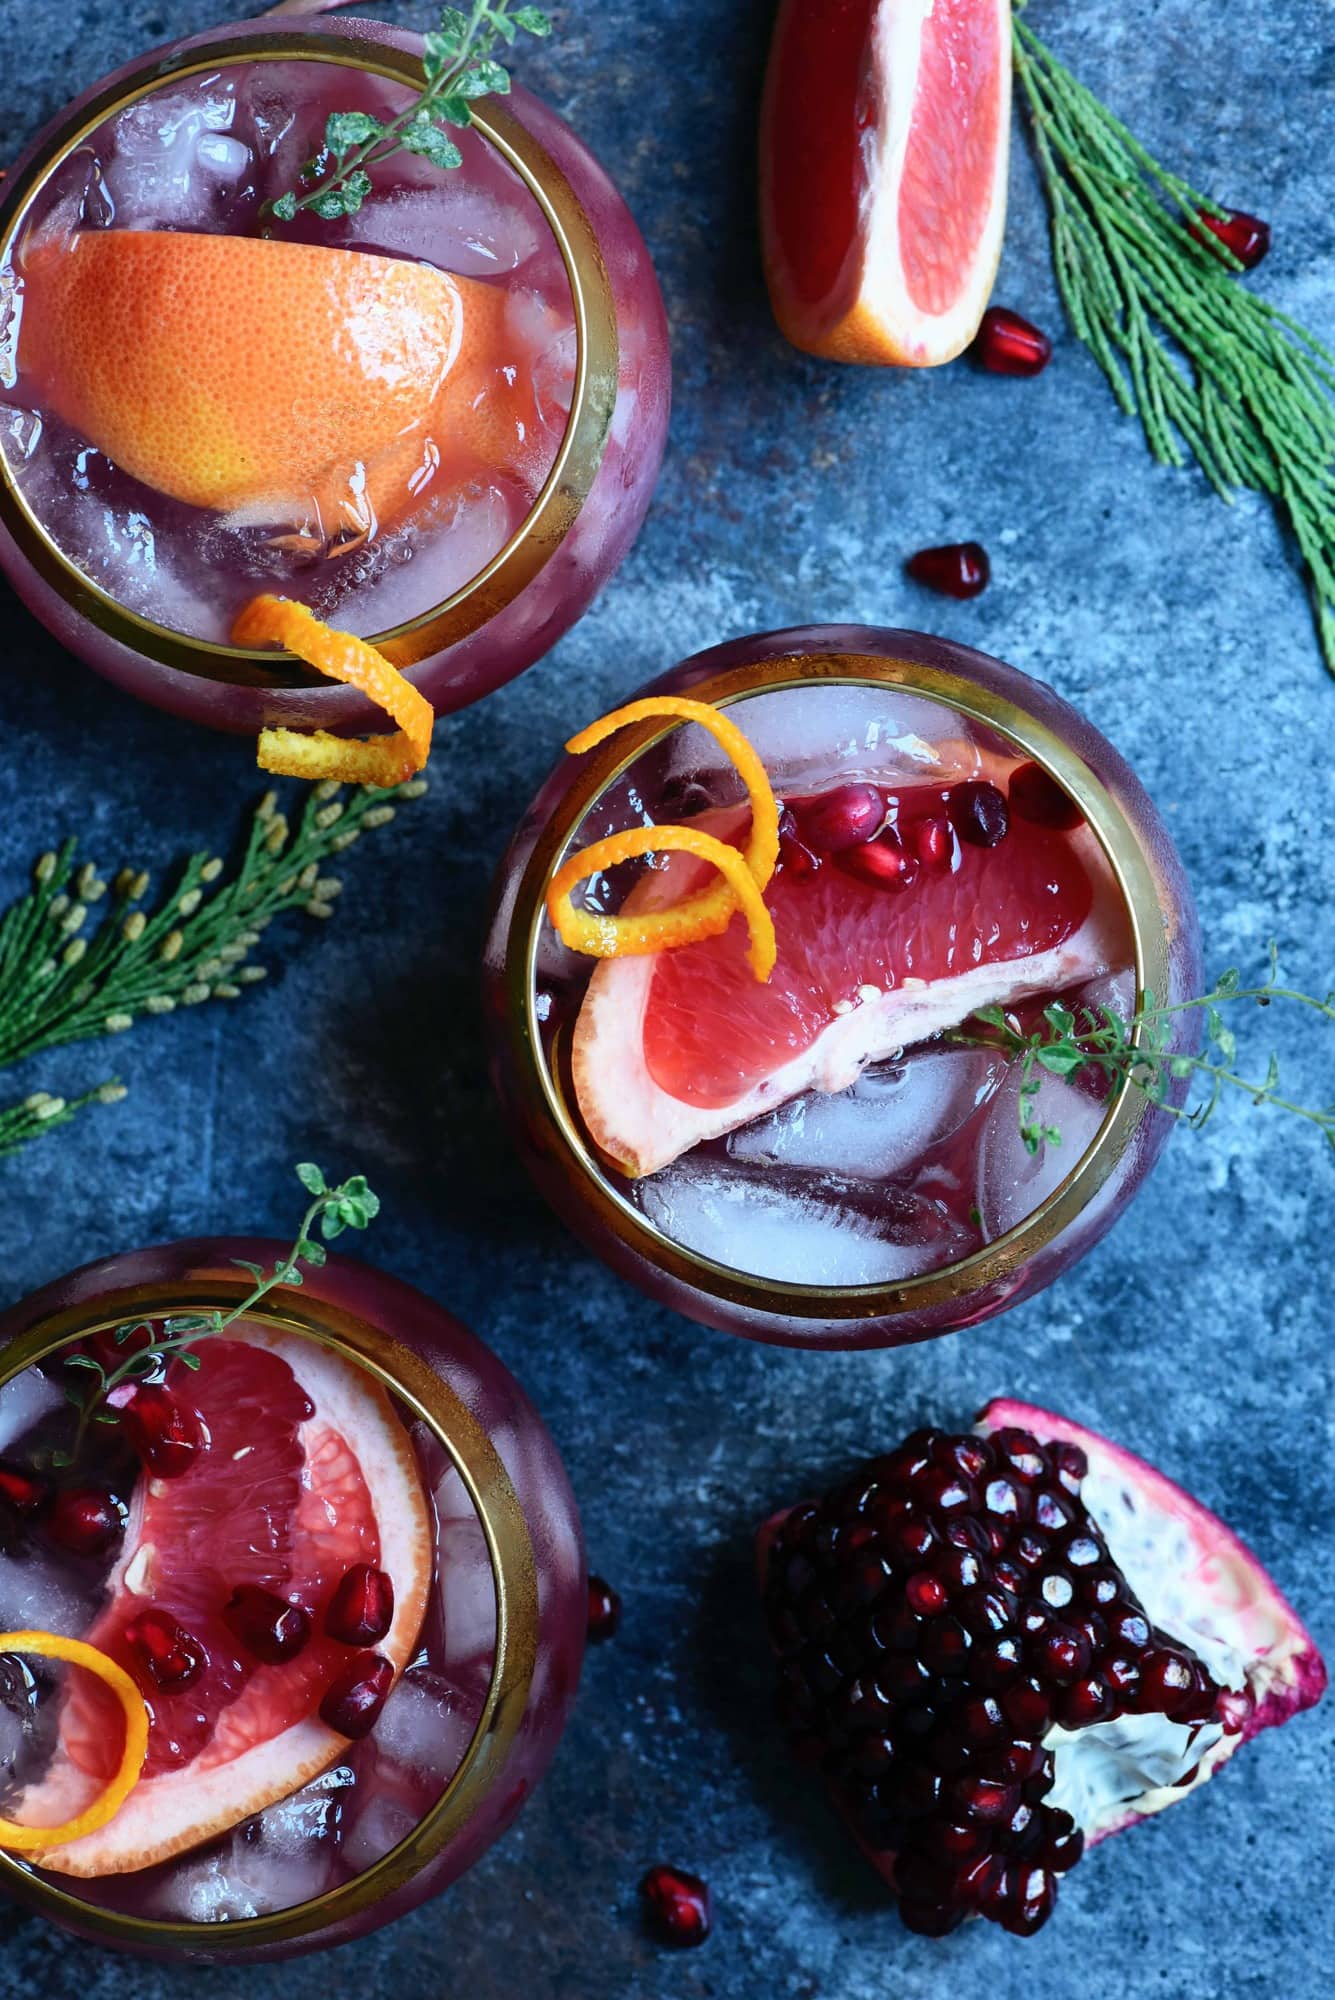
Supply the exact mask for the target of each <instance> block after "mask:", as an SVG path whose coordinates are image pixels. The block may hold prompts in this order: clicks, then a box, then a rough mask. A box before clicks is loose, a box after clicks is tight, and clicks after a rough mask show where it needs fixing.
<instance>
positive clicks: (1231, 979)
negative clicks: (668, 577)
mask: <svg viewBox="0 0 1335 2000" xmlns="http://www.w3.org/2000/svg"><path fill="white" fill-rule="evenodd" d="M1241 984H1242V975H1241V973H1240V972H1239V971H1238V970H1237V967H1236V966H1230V967H1229V969H1228V971H1227V972H1221V973H1220V975H1219V977H1218V979H1217V980H1216V981H1215V988H1214V990H1215V992H1216V993H1217V994H1218V995H1219V997H1220V999H1221V1000H1231V999H1232V997H1233V995H1234V994H1235V993H1236V992H1237V990H1238V988H1239V986H1241Z"/></svg>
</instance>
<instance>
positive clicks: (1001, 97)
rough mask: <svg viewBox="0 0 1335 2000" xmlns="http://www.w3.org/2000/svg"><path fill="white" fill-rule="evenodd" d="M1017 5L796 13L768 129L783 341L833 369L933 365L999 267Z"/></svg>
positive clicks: (774, 80) (822, 8)
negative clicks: (834, 364) (849, 364)
mask: <svg viewBox="0 0 1335 2000" xmlns="http://www.w3.org/2000/svg"><path fill="white" fill-rule="evenodd" d="M1010 96H1011V58H1010V4H1009V0H782V5H781V6H780V9H779V17H778V22H777V25H776V27H775V30H774V41H773V45H772V48H771V52H770V62H769V71H768V75H767V78H766V83H765V96H764V103H763V106H762V110H761V121H760V224H761V241H762V248H763V252H764V259H765V275H766V280H767V282H768V284H769V292H770V299H771V301H772V303H773V306H774V314H775V317H776V319H777V320H778V322H779V326H780V328H781V329H782V331H783V332H784V334H785V335H786V336H787V338H788V339H789V340H791V341H792V342H793V344H794V346H796V347H800V348H803V349H805V350H806V352H807V353H808V354H818V355H822V356H824V357H825V358H826V359H828V360H831V361H863V362H874V363H875V362H879V363H887V362H889V363H897V364H898V365H899V366H901V367H907V368H929V367H933V366H935V365H936V364H937V363H938V362H942V361H950V360H952V359H953V358H954V356H955V355H957V354H959V353H960V352H961V351H962V349H964V348H965V347H967V346H968V344H969V342H970V341H971V340H972V339H973V337H974V334H975V333H976V332H977V330H978V322H979V320H980V319H981V318H982V315H983V309H984V307H985V306H986V304H987V300H988V294H989V292H990V291H991V289H992V280H993V278H994V277H995V275H996V268H997V259H998V258H999V256H1000V255H1001V238H1002V231H1003V228H1004V226H1005V219H1006V164H1007V154H1008V148H1009V140H1010Z"/></svg>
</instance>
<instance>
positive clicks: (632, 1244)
mask: <svg viewBox="0 0 1335 2000" xmlns="http://www.w3.org/2000/svg"><path fill="white" fill-rule="evenodd" d="M897 636H899V637H901V638H905V639H907V638H910V637H917V636H919V635H911V634H908V633H903V634H900V635H897ZM924 636H925V635H924ZM762 642H763V635H757V640H756V643H757V644H758V645H759V644H761V643H762ZM927 643H928V644H929V645H930V646H932V647H934V648H935V647H939V648H942V649H943V650H944V652H945V653H946V655H947V656H948V657H951V658H955V657H957V656H958V655H961V654H966V653H967V652H968V650H969V649H967V648H962V647H956V645H955V643H954V642H953V641H950V640H940V639H930V640H928V642H927ZM978 657H981V658H983V659H986V660H988V662H989V664H991V663H992V661H991V656H990V655H979V656H978ZM997 664H1000V663H997ZM1011 671H1012V672H1013V671H1014V669H1011ZM816 680H818V681H822V682H824V683H826V684H827V685H830V686H841V685H847V686H858V685H863V686H865V685H867V684H868V683H874V684H877V685H882V686H886V685H890V686H900V687H903V688H904V689H905V690H906V692H909V693H912V694H917V695H922V696H925V697H927V698H928V699H931V700H935V701H937V702H939V703H941V704H942V705H943V706H945V707H947V708H950V709H953V710H955V711H956V712H957V713H959V714H961V715H963V716H964V717H965V718H966V719H967V720H969V721H973V722H977V723H980V724H982V725H984V726H985V727H987V728H990V729H993V730H995V731H996V732H997V733H998V734H999V735H1000V736H1002V737H1003V738H1005V739H1006V741H1007V742H1008V743H1009V744H1011V745H1013V746H1014V747H1015V748H1016V749H1017V750H1018V751H1020V753H1021V754H1022V755H1023V756H1024V757H1025V758H1027V759H1029V760H1031V761H1032V762H1034V763H1036V764H1038V765H1040V766H1041V767H1042V769H1043V770H1045V771H1046V772H1047V773H1048V774H1049V776H1051V777H1052V778H1054V779H1055V780H1056V782H1057V783H1058V784H1059V785H1060V786H1061V787H1062V788H1063V790H1064V791H1066V792H1067V793H1068V794H1069V795H1070V797H1071V798H1072V799H1073V800H1074V801H1075V803H1076V804H1077V805H1078V806H1079V808H1080V810H1081V812H1082V813H1083V815H1084V817H1085V819H1086V821H1087V823H1088V825H1089V827H1090V829H1091V831H1092V832H1093V833H1094V835H1095V837H1096V839H1097V840H1098V843H1099V846H1100V847H1101V849H1102V850H1103V854H1104V857H1105V859H1106V860H1107V862H1108V864H1109V866H1110V868H1111V870H1112V873H1113V877H1114V880H1115V882H1116V884H1117V887H1118V889H1119V891H1120V893H1121V897H1122V902H1123V905H1124V907H1125V909H1126V913H1127V918H1128V922H1129V925H1130V929H1131V938H1132V947H1133V957H1134V965H1135V976H1136V994H1137V1004H1138V1005H1139V1003H1140V1000H1141V998H1142V997H1143V995H1144V994H1145V993H1146V992H1147V991H1152V992H1155V993H1163V992H1166V991H1167V981H1168V971H1169V952H1170V939H1169V936H1168V934H1167V931H1166V927H1165V925H1164V922H1163V916H1162V910H1161V907H1160V902H1159V893H1158V887H1157V884H1156V880H1155V876H1154V872H1153V870H1152V868H1151V866H1150V862H1149V859H1148V856H1147V854H1146V851H1145V848H1144V845H1143V843H1142V841H1141V839H1140V837H1139V835H1138V834H1137V833H1136V831H1135V829H1134V827H1133V826H1132V824H1131V822H1130V820H1129V819H1128V817H1127V815H1126V813H1125V812H1124V811H1123V809H1122V807H1121V806H1120V804H1119V803H1118V801H1117V799H1116V798H1115V796H1114V795H1113V793H1112V792H1111V791H1110V789H1109V788H1108V787H1107V786H1106V785H1105V784H1104V782H1103V781H1102V779H1101V778H1099V777H1098V776H1097V774H1096V773H1095V772H1094V771H1093V770H1092V769H1091V767H1090V766H1089V764H1088V763H1087V762H1086V761H1085V759H1084V758H1083V757H1082V756H1081V755H1080V753H1079V752H1078V751H1076V750H1075V749H1073V748H1072V746H1071V745H1070V744H1069V743H1067V742H1065V741H1064V740H1063V739H1062V737H1061V736H1059V735H1058V734H1057V732H1056V731H1055V730H1054V729H1053V728H1052V727H1051V726H1050V725H1048V724H1047V723H1045V722H1042V721H1041V720H1040V719H1039V718H1038V716H1036V715H1034V714H1031V713H1030V712H1029V711H1028V710H1027V709H1026V708H1024V707H1022V706H1021V704H1020V703H1019V702H1018V701H1016V700H1013V699H1011V698H1010V697H1007V696H1004V695H999V694H995V693H993V692H992V691H991V690H990V689H986V688H983V687H981V686H979V685H978V684H977V683H976V682H975V681H973V680H971V679H969V678H968V677H967V675H966V673H964V672H962V671H961V670H960V668H959V667H955V666H952V667H942V666H937V665H934V664H932V663H931V662H929V661H927V660H914V659H910V658H907V657H905V656H903V655H900V654H895V653H885V654H879V653H870V652H863V651H858V650H852V651H849V652H846V653H835V652H831V653H822V652H817V651H814V650H810V649H802V650H794V651H792V652H788V653H780V654H776V655H773V656H770V657H764V658H760V659H757V660H753V661H749V662H743V663H742V664H741V665H739V666H735V667H731V668H724V669H721V670H719V671H717V672H715V673H713V674H710V675H708V676H707V677H706V678H704V679H701V680H697V681H693V682H692V683H691V685H690V687H689V689H688V690H686V691H687V692H689V694H690V695H691V698H692V699H693V700H697V701H708V702H712V703H714V704H716V705H717V706H718V707H720V708H724V709H729V708H732V707H733V706H734V705H735V704H744V703H745V701H746V700H748V699H750V698H753V697H755V696H759V695H762V694H771V693H776V692H780V691H781V690H782V689H784V688H786V687H791V686H793V685H794V684H796V683H798V682H801V681H816ZM743 726H744V724H743ZM680 727H681V724H680V722H679V721H677V720H674V719H673V718H670V717H664V718H662V719H661V720H658V719H655V720H647V721H644V722H641V723H638V724H635V725H633V726H632V727H630V728H627V729H623V730H619V731H618V732H617V733H616V735H615V736H614V737H612V738H611V739H609V741H608V742H607V743H605V744H603V745H602V746H601V747H600V748H598V749H596V750H594V751H592V752H591V753H589V754H588V756H587V758H586V759H585V760H584V762H583V768H582V770H581V771H580V773H579V774H578V775H577V777H576V778H575V780H574V782H573V784H572V785H571V788H570V790H569V792H568V793H567V795H566V798H565V799H564V801H563V802H562V805H561V808H560V810H559V812H558V813H557V814H556V815H555V816H554V817H553V819H552V820H551V821H550V822H549V823H548V824H547V826H546V827H545V828H544V829H543V830H542V832H541V833H540V834H539V836H538V839H537V842H536V843H535V846H534V848H533V852H532V853H531V855H530V857H529V860H528V863H527V865H526V867H525V870H524V874H523V877H522V879H521V881H520V885H519V888H518V891H517V894H516V896H515V900H514V905H513V909H512V911H511V913H510V917H509V922H508V924H507V927H506V942H505V958H504V966H505V970H504V991H505V1024H504V1029H503V1033H504V1035H505V1038H506V1043H507V1053H508V1055H509V1057H510V1060H511V1062H512V1064H513V1066H514V1071H515V1074H516V1076H517V1078H518V1085H517V1089H518V1096H519V1099H520V1104H521V1112H522V1115H523V1116H524V1117H525V1118H526V1119H532V1120H534V1121H535V1122H537V1123H540V1124H541V1126H542V1127H544V1128H546V1129H549V1130H551V1129H554V1131H555V1134H556V1135H557V1137H558V1139H559V1142H560V1151H561V1154H562V1156H563V1158H564V1160H565V1161H566V1162H568V1163H569V1164H572V1165H573V1167H574V1170H575V1181H576V1188H577V1192H578V1195H579V1198H580V1200H581V1204H582V1205H583V1206H584V1207H585V1208H586V1209H587V1210H588V1211H589V1212H591V1214H592V1215H593V1217H594V1218H595V1219H596V1220H597V1222H599V1223H600V1224H601V1225H602V1226H603V1228H604V1229H606V1230H607V1231H608V1232H610V1234H611V1235H612V1236H613V1237H614V1238H615V1239H616V1241H617V1243H618V1244H619V1245H620V1246H621V1247H622V1248H623V1249H625V1250H628V1251H629V1252H630V1253H631V1254H632V1255H633V1256H635V1257H637V1258H639V1259H642V1260H643V1261H644V1262H646V1263H648V1264H649V1265H650V1266H652V1267H653V1268H656V1269H658V1270H661V1271H664V1272H665V1273H666V1274H667V1275H668V1276H669V1277H671V1278H674V1279H676V1280H678V1281H679V1282H681V1283H683V1284H685V1285H687V1286H689V1287H690V1288H691V1289H692V1290H694V1291H696V1292H699V1293H703V1294H704V1296H705V1297H706V1298H707V1299H710V1300H714V1301H717V1302H719V1303H720V1304H721V1305H726V1306H732V1307H741V1308H743V1309H745V1310H748V1311H750V1312H753V1313H755V1314H756V1315H757V1316H758V1317H762V1318H770V1319H772V1318H774V1317H775V1316H776V1315H780V1316H783V1317H786V1318H789V1319H792V1320H795V1321H797V1322H798V1323H799V1324H800V1323H804V1322H808V1323H809V1322H831V1321H837V1322H840V1323H843V1324H847V1325H848V1326H849V1327H850V1328H851V1327H853V1326H855V1325H856V1324H857V1322H859V1321H864V1320H880V1319H895V1318H899V1317H902V1316H904V1315H906V1314H910V1313H915V1312H920V1311H923V1310H930V1309H935V1308H940V1307H943V1306H949V1305H950V1304H951V1303H958V1302H963V1301H967V1300H968V1299H969V1298H971V1297H972V1296H974V1295H975V1294H977V1293H978V1292H980V1291H983V1290H986V1289H988V1288H990V1287H992V1286H1004V1285H1006V1284H1007V1283H1008V1282H1009V1281H1010V1280H1012V1279H1013V1278H1015V1277H1016V1275H1017V1273H1022V1271H1023V1268H1024V1266H1025V1265H1026V1263H1027V1262H1028V1260H1029V1259H1031V1258H1032V1257H1033V1256H1034V1255H1035V1254H1036V1253H1037V1252H1039V1251H1041V1250H1043V1249H1045V1248H1046V1247H1047V1246H1048V1245H1049V1244H1051V1243H1052V1242H1053V1241H1054V1240H1055V1239H1056V1238H1057V1237H1058V1236H1059V1235H1060V1234H1061V1232H1062V1231H1064V1230H1065V1229H1067V1228H1068V1227H1070V1226H1071V1224H1073V1223H1074V1222H1075V1221H1076V1219H1077V1218H1078V1216H1079V1215H1080V1214H1081V1213H1082V1212H1083V1211H1084V1210H1085V1209H1086V1208H1087V1207H1088V1206H1089V1204H1090V1202H1091V1201H1092V1200H1093V1199H1094V1197H1095V1196H1096V1195H1097V1194H1098V1192H1099V1190H1100V1189H1101V1188H1102V1187H1103V1186H1104V1184H1105V1183H1106V1182H1107V1180H1108V1178H1109V1176H1110V1175H1111V1174H1112V1173H1113V1171H1114V1170H1115V1168H1116V1167H1117V1166H1118V1165H1119V1163H1120V1162H1121V1160H1122V1159H1123V1158H1124V1156H1125V1154H1126V1152H1127V1149H1128V1147H1129V1146H1130V1144H1131V1143H1132V1141H1133V1139H1134V1137H1135V1135H1136V1134H1137V1132H1138V1131H1139V1129H1140V1127H1141V1125H1142V1124H1143V1123H1144V1121H1145V1120H1146V1118H1148V1116H1149V1115H1150V1112H1151V1110H1152V1108H1153V1107H1152V1106H1151V1104H1150V1102H1149V1099H1148V1098H1147V1097H1146V1096H1145V1094H1144V1093H1143V1092H1142V1091H1139V1090H1136V1089H1134V1088H1133V1087H1132V1086H1131V1085H1130V1084H1129V1083H1128V1082H1127V1080H1126V1079H1125V1078H1124V1077H1123V1078H1119V1079H1118V1081H1117V1083H1116V1084H1115V1085H1114V1088H1113V1090H1112V1092H1111V1094H1110V1096H1109V1099H1108V1104H1107V1108H1106V1110H1105V1112H1104V1116H1103V1119H1102V1121H1101V1122H1100V1124H1099V1127H1098V1129H1097V1131H1096V1132H1095V1133H1094V1135H1093V1137H1092V1138H1091V1139H1090V1141H1089V1143H1088V1145H1087V1146H1086V1147H1085V1148H1084V1149H1083V1151H1082V1152H1081V1154H1080V1156H1079V1157H1078V1159H1077V1160H1076V1161H1075V1162H1074V1164H1073V1165H1072V1167H1071V1168H1070V1170H1069V1171H1068V1172H1067V1173H1066V1174H1065V1175H1064V1176H1063V1178H1062V1180H1061V1181H1060V1182H1059V1183H1058V1185H1057V1187H1056V1188H1054V1189H1053V1190H1052V1191H1051V1192H1050V1193H1049V1194H1048V1195H1047V1196H1045V1197H1044V1199H1043V1200H1042V1201H1041V1202H1040V1203H1039V1204H1038V1205H1037V1206H1036V1207H1035V1208H1034V1209H1032V1210H1031V1211H1030V1212H1029V1214H1028V1215H1026V1216H1024V1217H1023V1218H1022V1219H1021V1220H1020V1221H1019V1222H1018V1223H1016V1224H1015V1225H1014V1227H1013V1228H1011V1229H1008V1230H1007V1231H1006V1232H1005V1233H1004V1234H1003V1235H1000V1236H998V1237H996V1238H995V1239H994V1240H993V1241H992V1242H991V1243H988V1244H985V1245H984V1246H983V1247H982V1248H981V1249H979V1250H976V1251H973V1252H971V1253H970V1254H969V1256H967V1257H963V1258H960V1259H958V1260H956V1261H954V1262H952V1263H948V1264H943V1265H940V1266H938V1267H937V1268H936V1269H934V1270H931V1271H924V1272H922V1273H920V1274H918V1275H917V1276H915V1277H910V1278H900V1279H895V1280H885V1279H881V1280H877V1281H875V1282H873V1283H871V1284H864V1285H839V1286H832V1285H819V1284H817V1285H807V1284H797V1283H794V1282H793V1281H791V1280H786V1279H777V1278H765V1277H761V1276H759V1275H758V1274H756V1273H752V1272H747V1271H740V1270H737V1269H736V1268H735V1267H734V1266H732V1265H726V1264H720V1263H718V1262H717V1261H716V1260H714V1259H713V1258H710V1257H706V1256H704V1255H702V1254H701V1253H700V1252H698V1251H694V1250H690V1249H688V1248H687V1247H686V1246H684V1245H683V1244H680V1243H677V1242H675V1241H674V1240H673V1239H672V1238H671V1237H670V1236H668V1235H666V1234H665V1232H664V1231H663V1230H661V1229H660V1228H658V1227H657V1225H656V1224H655V1223H653V1222H651V1221H650V1219H649V1217H648V1216H646V1215H645V1214H644V1213H643V1211H641V1210H640V1209H638V1208H636V1207H635V1205H634V1204H633V1203H632V1202H631V1201H630V1200H629V1199H628V1198H627V1197H626V1196H625V1195H623V1194H621V1193H620V1192H619V1191H618V1190H617V1189H616V1188H615V1187H614V1186H613V1185H612V1184H611V1182H610V1181H609V1179H608V1177H607V1174H606V1172H605V1170H604V1168H603V1166H602V1165H601V1163H600V1160H599V1156H598V1152H597V1148H596V1147H595V1146H594V1145H593V1144H592V1142H591V1141H590V1140H589V1138H588V1137H587V1135H586V1133H585V1131H584V1128H583V1124H582V1121H581V1120H580V1118H579V1115H578V1112H577V1111H576V1110H575V1109H574V1108H573V1107H572V1106H571V1105H570V1104H569V1103H568V1102H567V1100H566V1096H565V1092H564V1090H563V1089H562V1087H561V1083H560V1080H559V1078H558V1077H557V1076H556V1075H554V1074H553V1066H552V1064H551V1063H550V1062H549V1061H548V1060H547V1056H546V1053H545V1051H544V1048H543V1044H542V1036H541V1027H540V1023H539V1020H538V1015H537V997H538V989H537V964H538V952H539V948H540V944H541V940H542V933H543V926H544V924H545V923H546V920H547V919H546V894H547V888H548V885H549V883H550V882H551V879H552V877H553V875H554V874H555V873H556V870H557V869H558V868H559V867H560V866H561V864H562V862H563V861H564V860H565V858H566V857H567V854H568V853H570V852H573V851H577V850H575V849H573V848H572V842H573V841H574V839H575V837H576V836H577V834H578V831H579V828H580V826H581V825H582V824H583V821H584V819H585V817H586V815H587V814H588V812H589V811H590V810H591V809H592V808H593V806H594V805H596V803H597V802H598V800H599V799H600V798H601V797H602V795H603V794H604V793H605V792H606V791H607V789H608V787H609V786H610V785H612V784H614V783H615V782H616V781H617V780H618V779H619V778H621V777H622V776H624V775H625V774H626V772H628V771H629V769H630V768H631V766H632V765H633V764H635V763H636V762H637V761H638V759H639V758H640V757H642V756H643V755H644V754H645V753H646V751H648V750H649V749H651V748H652V747H653V746H654V745H655V744H657V743H659V742H660V741H662V739H663V738H664V737H666V736H668V735H670V734H672V733H673V732H674V731H675V730H676V729H678V728H680ZM1143 1039H1144V1035H1143V1029H1142V1027H1141V1026H1140V1024H1139V1023H1137V1024H1136V1026H1135V1029H1134V1031H1133V1036H1132V1040H1133V1043H1134V1045H1135V1046H1137V1047H1139V1046H1141V1044H1142V1042H1143Z"/></svg>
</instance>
